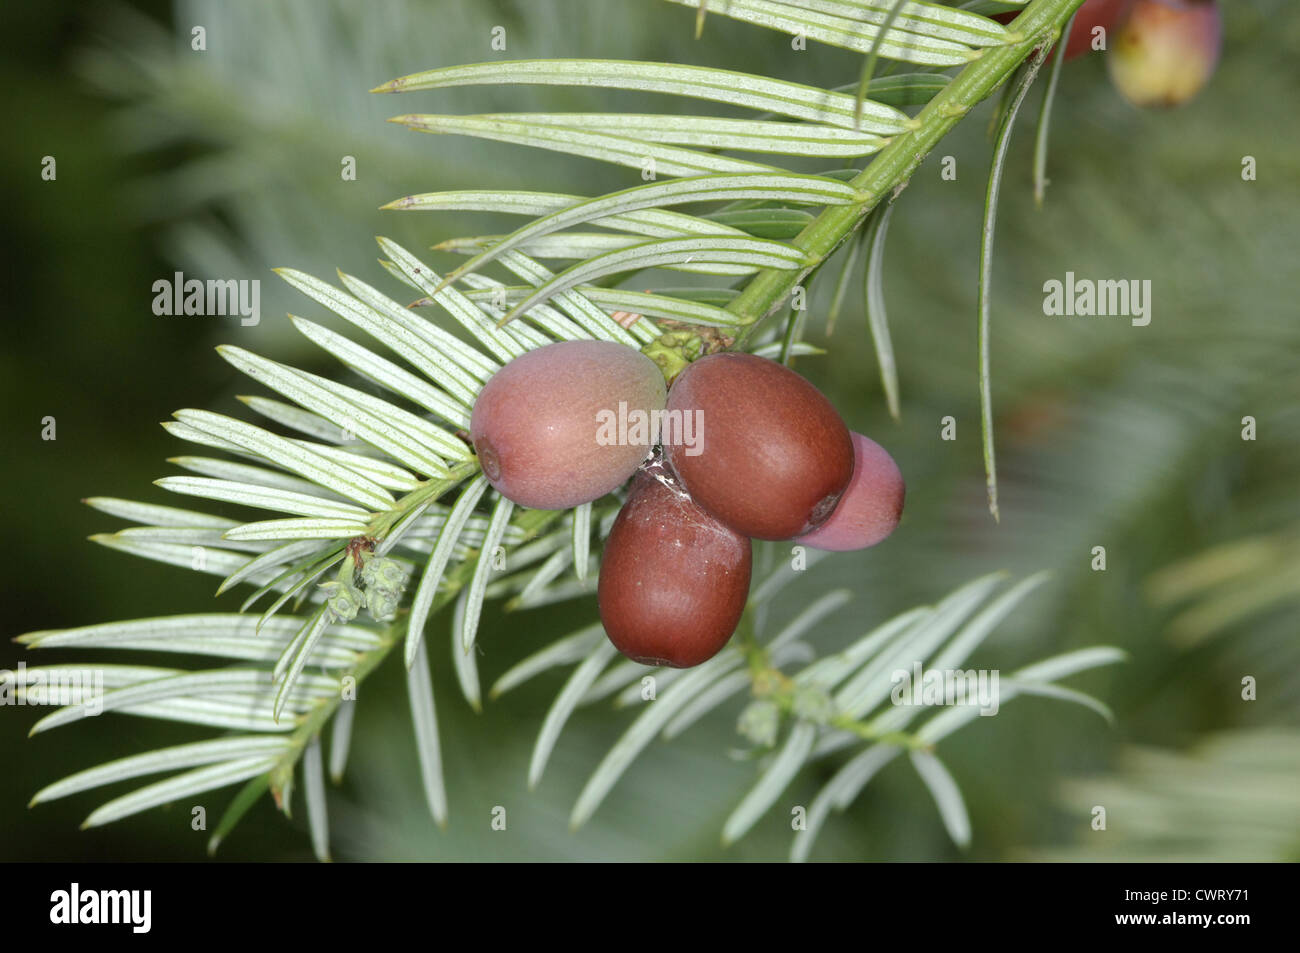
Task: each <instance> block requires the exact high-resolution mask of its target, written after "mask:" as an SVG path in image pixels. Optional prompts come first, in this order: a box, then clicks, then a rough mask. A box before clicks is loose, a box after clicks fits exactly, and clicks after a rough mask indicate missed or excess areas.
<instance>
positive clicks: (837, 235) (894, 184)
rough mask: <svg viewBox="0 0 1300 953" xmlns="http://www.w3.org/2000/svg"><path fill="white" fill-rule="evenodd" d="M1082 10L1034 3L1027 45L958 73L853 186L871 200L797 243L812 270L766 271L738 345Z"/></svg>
mask: <svg viewBox="0 0 1300 953" xmlns="http://www.w3.org/2000/svg"><path fill="white" fill-rule="evenodd" d="M1082 3H1083V0H1033V2H1032V3H1030V4H1029V6H1028V7H1026V8H1025V11H1024V13H1022V14H1021V15H1020V16H1018V17H1017V18H1016V19H1015V20H1014V21H1013V22H1012V23H1011V25H1010V29H1011V30H1012V31H1013V35H1019V36H1020V37H1021V39H1019V40H1018V41H1016V42H1013V43H1009V44H1008V45H1006V46H999V47H993V48H989V49H986V50H984V51H983V52H982V55H981V56H980V57H979V58H978V59H976V60H974V61H973V62H972V63H971V64H970V65H969V66H967V67H966V68H965V69H963V70H962V71H961V72H960V73H958V74H957V76H956V77H955V78H954V79H953V81H952V82H951V83H949V84H948V86H947V87H946V88H945V89H944V91H943V92H941V93H940V94H939V95H938V96H936V97H935V98H934V99H932V100H931V101H930V103H929V104H928V105H927V106H926V107H925V108H924V109H923V110H922V111H921V113H920V115H918V116H917V128H915V129H913V130H911V131H909V132H905V133H902V134H900V135H898V136H895V137H894V139H893V141H892V142H890V144H889V145H888V146H886V147H885V148H884V149H883V150H881V152H880V153H879V154H878V155H877V156H876V158H875V159H874V160H873V161H872V162H871V163H870V164H869V165H868V166H867V167H866V168H865V169H863V170H862V172H860V173H859V174H858V175H857V177H856V178H854V179H853V181H852V183H851V184H852V185H853V187H854V188H856V189H857V190H858V191H859V192H861V193H862V195H863V198H862V199H861V201H859V202H855V203H853V204H851V205H837V206H833V207H831V208H827V209H825V210H824V211H822V213H821V214H820V215H818V216H817V217H816V218H815V219H813V221H812V222H810V223H809V224H808V226H807V227H806V228H805V229H804V230H803V231H802V232H800V233H799V235H798V236H796V237H795V238H794V240H793V241H792V244H793V245H795V246H796V247H797V248H800V249H802V250H803V251H804V252H805V253H806V256H807V260H808V264H807V265H806V266H805V267H804V268H803V269H802V270H797V269H777V268H765V269H763V270H762V271H760V272H759V273H758V274H757V275H756V276H755V277H754V278H753V280H751V281H750V282H749V284H748V285H747V286H746V287H745V290H744V291H742V292H741V293H740V294H739V295H737V296H736V297H735V298H734V299H732V301H731V303H730V304H728V305H727V310H728V311H731V312H732V313H734V314H738V315H740V316H741V317H742V319H743V321H744V323H745V324H746V325H748V326H747V327H746V328H745V330H744V331H743V332H741V334H740V336H739V339H738V340H737V342H736V345H737V346H738V347H739V346H741V345H743V344H744V343H745V340H746V339H747V338H748V337H749V336H750V335H751V334H752V333H753V331H754V329H755V328H756V327H757V326H758V324H759V322H761V321H762V319H763V318H765V317H767V316H768V315H769V314H771V313H772V312H773V311H774V310H775V309H776V308H777V307H778V306H779V305H780V304H781V302H782V301H784V300H785V299H786V297H787V296H788V295H789V294H790V291H791V290H792V289H793V288H794V287H795V285H797V284H799V283H800V282H801V281H803V279H804V278H805V277H806V276H807V275H808V273H809V272H810V271H812V269H813V268H815V267H817V265H819V264H821V263H822V262H823V261H825V260H826V258H828V257H829V256H830V255H831V254H832V253H833V252H834V251H835V249H836V248H838V247H839V245H840V243H841V242H842V241H844V239H845V238H847V237H848V236H849V235H851V234H853V232H854V231H855V230H856V229H857V228H858V226H859V225H861V224H862V221H863V219H865V218H866V216H867V215H868V214H869V213H870V212H871V210H872V209H873V208H875V207H876V205H877V204H878V203H879V202H880V201H881V199H883V198H885V197H886V196H887V195H889V194H890V193H891V192H893V193H897V192H900V191H902V189H903V188H904V186H905V185H906V184H907V180H908V179H909V178H910V177H911V175H912V173H913V172H915V171H916V168H917V167H918V166H919V165H920V164H921V162H922V161H924V159H925V157H926V156H927V155H929V153H930V150H932V149H933V148H934V147H935V146H936V145H938V143H939V141H940V140H941V139H943V137H944V136H946V135H947V134H948V132H949V131H950V130H951V129H952V128H953V126H955V125H956V124H957V123H958V122H960V121H961V119H962V117H964V116H965V115H966V114H967V113H968V112H970V111H971V109H973V108H974V107H975V106H976V105H978V104H979V103H980V102H981V101H983V100H984V99H985V98H986V97H988V95H989V94H990V93H992V92H993V91H994V90H995V89H997V88H998V87H999V86H1001V85H1002V83H1004V82H1005V81H1006V80H1007V78H1008V77H1009V76H1010V75H1011V74H1012V73H1013V72H1014V71H1015V70H1016V68H1017V67H1018V66H1019V65H1020V64H1021V63H1023V62H1024V61H1025V59H1027V58H1028V57H1029V54H1030V53H1032V52H1033V51H1034V48H1035V47H1037V46H1038V45H1039V44H1041V43H1043V42H1047V41H1050V38H1051V37H1052V36H1053V35H1054V34H1056V33H1057V32H1059V31H1060V28H1061V26H1062V24H1064V23H1065V21H1066V20H1067V19H1068V18H1069V17H1070V16H1071V15H1072V14H1073V13H1074V11H1075V10H1076V9H1078V7H1079V6H1080V5H1081V4H1082Z"/></svg>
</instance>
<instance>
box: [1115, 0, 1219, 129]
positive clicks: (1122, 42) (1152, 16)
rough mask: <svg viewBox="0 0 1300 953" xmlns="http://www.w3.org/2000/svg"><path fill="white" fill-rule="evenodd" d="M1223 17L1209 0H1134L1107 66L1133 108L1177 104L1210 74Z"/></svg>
mask: <svg viewBox="0 0 1300 953" xmlns="http://www.w3.org/2000/svg"><path fill="white" fill-rule="evenodd" d="M1222 39H1223V21H1222V20H1221V18H1220V16H1219V7H1218V4H1217V3H1215V2H1214V0H1135V2H1134V4H1133V9H1132V12H1130V13H1129V16H1128V19H1127V20H1125V21H1124V26H1123V27H1122V28H1121V29H1120V31H1119V33H1118V35H1117V36H1116V37H1115V42H1114V44H1112V47H1111V53H1110V56H1108V57H1107V58H1106V65H1107V66H1108V67H1109V69H1110V78H1111V81H1112V82H1114V84H1115V88H1116V89H1118V90H1119V91H1120V95H1122V96H1123V97H1124V98H1125V99H1127V100H1128V101H1129V102H1131V103H1132V104H1133V105H1135V106H1181V105H1182V104H1183V103H1185V102H1187V101H1188V100H1190V99H1192V98H1193V97H1194V96H1195V95H1196V94H1197V93H1199V92H1200V91H1201V90H1202V89H1203V88H1204V87H1205V84H1206V83H1208V82H1209V81H1210V77H1211V76H1213V75H1214V70H1215V67H1216V66H1217V65H1218V62H1219V47H1220V44H1221V43H1222Z"/></svg>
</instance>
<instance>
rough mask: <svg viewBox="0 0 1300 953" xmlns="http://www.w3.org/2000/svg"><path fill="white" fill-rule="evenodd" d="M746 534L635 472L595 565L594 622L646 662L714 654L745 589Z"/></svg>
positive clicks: (735, 618)
mask: <svg viewBox="0 0 1300 953" xmlns="http://www.w3.org/2000/svg"><path fill="white" fill-rule="evenodd" d="M751 561H752V558H751V546H750V542H749V539H748V538H746V537H744V536H742V535H740V534H739V533H736V532H733V531H732V530H730V529H728V528H727V527H726V526H724V525H722V524H721V523H719V522H718V521H717V520H715V519H714V518H713V517H711V516H710V515H709V514H708V513H706V512H704V511H703V510H702V509H700V508H699V507H698V506H696V505H695V503H694V502H693V501H692V500H691V498H690V497H689V496H687V495H686V493H685V492H684V491H682V490H681V489H680V488H678V487H675V486H668V485H666V484H665V483H662V482H660V481H659V480H658V479H656V478H655V477H653V476H650V475H649V474H646V473H640V474H638V475H637V477H636V479H635V480H634V481H633V483H632V491H631V494H630V495H629V496H628V499H627V502H626V503H624V504H623V509H622V510H620V511H619V514H618V518H617V519H616V520H615V521H614V527H613V529H612V530H611V531H610V534H609V539H608V540H607V541H606V543H605V553H604V556H603V558H602V560H601V565H600V582H599V584H598V586H597V602H598V604H599V606H600V621H601V622H602V623H603V624H604V626H605V632H606V634H607V635H608V636H609V640H610V641H611V642H613V643H614V647H615V648H617V649H618V650H619V651H620V652H622V653H623V654H624V655H626V656H627V657H628V658H630V659H633V660H634V661H637V662H642V663H644V664H646V665H669V666H672V667H673V668H688V667H690V666H692V665H699V664H700V663H701V662H704V661H706V660H708V659H710V658H712V657H713V656H714V655H716V654H717V653H718V652H719V651H720V650H721V649H722V647H723V646H724V645H726V644H727V640H728V639H730V638H731V635H732V633H733V632H735V631H736V625H737V624H738V623H739V622H740V616H741V613H743V612H744V610H745V601H746V599H747V598H748V596H749V575H750V568H751Z"/></svg>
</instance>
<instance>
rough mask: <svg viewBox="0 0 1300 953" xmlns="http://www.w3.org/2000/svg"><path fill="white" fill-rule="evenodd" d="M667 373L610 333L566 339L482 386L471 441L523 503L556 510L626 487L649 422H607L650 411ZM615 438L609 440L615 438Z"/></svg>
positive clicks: (491, 478) (647, 444)
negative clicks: (608, 338) (623, 424)
mask: <svg viewBox="0 0 1300 953" xmlns="http://www.w3.org/2000/svg"><path fill="white" fill-rule="evenodd" d="M665 397H666V387H665V385H664V378H663V374H662V372H661V371H660V370H659V368H658V367H657V366H656V365H655V363H654V362H653V361H651V360H650V359H649V358H648V357H646V356H645V355H644V354H642V353H641V352H640V351H635V350H633V349H632V348H630V347H625V346H624V345H622V344H617V343H615V342H613V341H560V342H557V343H555V344H548V345H546V346H545V347H540V348H537V349H536V350H533V351H528V352H527V353H525V354H523V355H521V356H520V357H517V358H515V359H514V360H513V361H511V362H510V363H509V364H507V365H506V366H505V367H503V368H502V369H501V370H499V371H497V373H496V374H495V375H494V376H493V377H492V378H491V380H489V381H488V382H487V384H486V385H484V387H483V390H482V391H481V392H480V393H479V396H478V400H477V401H475V403H474V411H473V414H472V415H471V417H470V428H469V430H470V440H471V441H472V442H473V444H474V451H475V453H477V454H478V458H479V464H480V465H481V466H482V467H483V473H484V475H485V476H486V477H487V479H488V482H489V483H491V484H492V486H494V487H496V489H497V490H498V491H500V493H501V494H502V495H503V496H505V497H507V498H508V499H510V500H513V501H514V502H515V503H518V504H519V505H521V506H531V507H533V508H535V509H543V510H559V509H565V508H567V507H570V506H578V505H579V504H581V503H587V502H590V501H591V500H594V499H597V498H598V497H601V496H604V495H605V494H606V493H608V492H610V491H611V490H613V489H615V488H616V487H618V486H620V485H622V484H623V483H624V482H625V481H626V480H627V479H628V478H629V477H630V476H631V475H632V474H633V473H634V472H635V471H636V468H637V467H638V466H639V465H640V463H641V461H642V460H644V459H645V458H646V456H647V454H648V453H649V452H650V448H651V447H652V446H653V438H654V434H653V432H652V430H651V429H650V427H649V425H648V424H647V426H646V427H645V428H642V429H641V430H640V431H638V430H636V429H635V428H633V427H628V428H625V430H626V432H625V433H621V432H620V431H619V428H618V427H617V426H614V427H610V426H609V425H608V421H610V420H614V421H617V420H619V419H622V418H620V414H622V415H624V416H625V418H626V419H627V420H631V421H636V420H638V419H645V420H646V421H650V420H652V419H653V415H654V412H656V411H660V410H662V409H663V406H664V400H665ZM611 438H613V439H611Z"/></svg>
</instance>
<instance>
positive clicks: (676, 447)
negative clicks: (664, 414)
mask: <svg viewBox="0 0 1300 953" xmlns="http://www.w3.org/2000/svg"><path fill="white" fill-rule="evenodd" d="M678 411H680V412H681V414H682V415H683V416H686V415H691V416H692V418H693V419H695V420H698V421H699V423H698V424H697V426H696V430H697V433H698V436H699V439H698V440H697V441H696V443H695V444H694V445H693V446H688V445H685V444H682V443H671V442H669V441H668V440H665V442H664V456H665V459H666V460H667V462H668V464H669V466H670V467H671V468H672V470H673V471H674V473H675V474H676V475H677V477H678V479H679V480H680V481H681V483H682V484H683V486H685V488H686V490H687V492H688V493H690V495H691V497H692V498H693V499H694V500H695V502H696V503H698V504H699V505H700V506H701V507H703V508H704V510H705V511H707V512H708V513H710V514H712V515H713V516H714V517H716V518H717V519H718V520H720V521H721V522H722V523H724V524H725V525H727V526H729V527H730V528H731V529H733V530H734V531H736V532H737V533H742V534H744V535H745V536H751V537H753V538H755V539H793V538H794V537H796V536H800V535H803V534H804V533H807V532H810V531H811V530H813V529H815V528H816V527H818V526H820V525H821V524H822V523H823V522H825V521H826V520H827V519H828V518H829V517H830V515H831V511H832V510H834V509H835V504H836V503H838V502H839V499H840V495H841V494H842V493H843V492H844V490H845V488H846V487H847V486H848V484H849V479H850V478H851V477H852V476H853V442H852V440H851V439H850V438H849V430H848V428H847V427H845V426H844V421H843V420H841V419H840V415H839V414H838V413H837V412H836V410H835V408H834V407H832V406H831V404H830V401H828V400H827V399H826V398H825V397H824V396H822V394H821V392H820V391H819V390H817V388H816V387H814V386H813V385H812V384H810V383H809V382H808V381H806V380H804V378H802V377H800V376H799V375H798V374H796V373H795V372H794V371H792V370H790V369H789V368H787V367H784V366H783V365H781V364H778V363H776V362H775V361H770V360H768V359H767V358H763V357H756V356H755V355H753V354H738V353H734V352H723V353H718V354H711V355H709V356H707V357H703V358H701V359H700V360H698V361H696V362H695V363H693V364H691V365H690V366H689V367H688V368H686V370H684V371H682V373H681V374H680V375H679V376H678V377H677V379H676V380H675V381H674V382H673V386H672V389H671V390H670V391H669V393H668V412H669V414H670V415H672V414H674V413H675V412H678Z"/></svg>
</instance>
